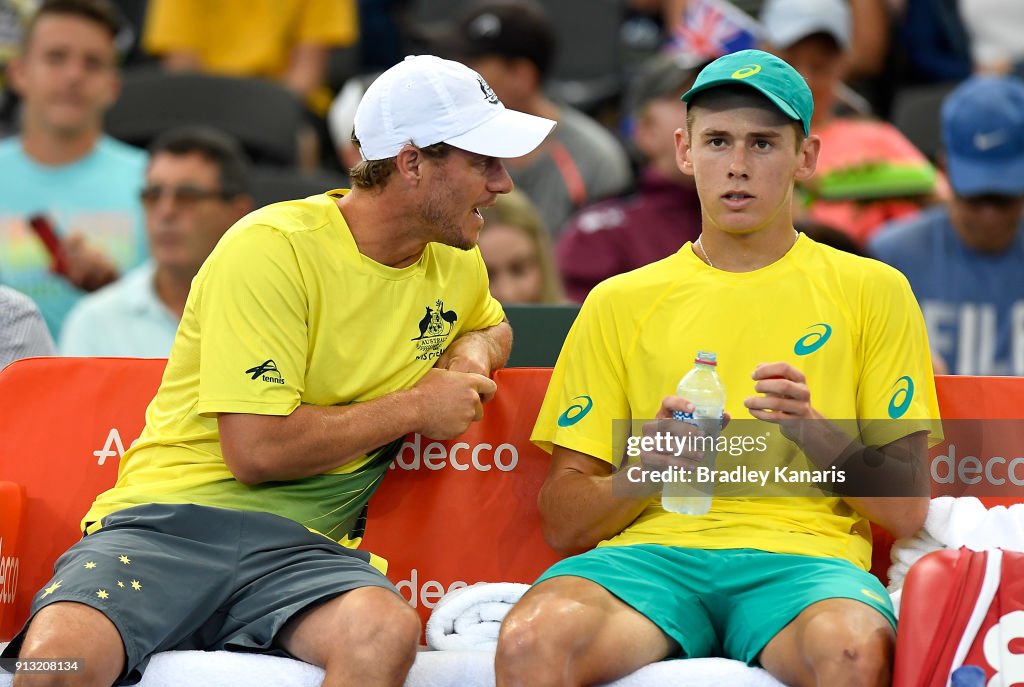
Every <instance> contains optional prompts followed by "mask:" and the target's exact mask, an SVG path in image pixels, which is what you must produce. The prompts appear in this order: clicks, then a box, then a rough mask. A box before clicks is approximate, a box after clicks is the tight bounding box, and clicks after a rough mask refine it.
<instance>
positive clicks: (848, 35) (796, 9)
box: [761, 0, 853, 51]
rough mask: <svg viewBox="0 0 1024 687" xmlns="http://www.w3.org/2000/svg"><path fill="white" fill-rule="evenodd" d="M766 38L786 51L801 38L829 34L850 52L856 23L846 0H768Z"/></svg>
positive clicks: (764, 16) (763, 18)
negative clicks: (816, 34) (815, 34)
mask: <svg viewBox="0 0 1024 687" xmlns="http://www.w3.org/2000/svg"><path fill="white" fill-rule="evenodd" d="M761 23H762V24H764V31H765V38H766V39H767V40H768V42H769V43H771V44H772V45H774V46H775V47H776V48H779V49H780V50H785V49H786V48H788V47H789V46H791V45H793V44H794V43H796V42H797V41H798V40H800V39H801V38H806V37H807V36H810V35H811V34H814V33H826V34H828V35H830V36H832V38H834V39H835V41H836V43H837V44H838V45H839V47H840V48H841V49H842V50H844V51H846V50H849V49H850V44H851V42H852V40H853V36H852V33H853V20H852V19H851V14H850V6H849V5H848V4H847V2H846V0H767V1H766V2H765V3H764V5H763V6H762V7H761Z"/></svg>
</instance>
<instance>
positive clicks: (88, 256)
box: [63, 233, 118, 291]
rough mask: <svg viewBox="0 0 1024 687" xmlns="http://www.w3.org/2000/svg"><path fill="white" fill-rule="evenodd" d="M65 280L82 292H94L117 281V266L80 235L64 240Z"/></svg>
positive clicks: (73, 235)
mask: <svg viewBox="0 0 1024 687" xmlns="http://www.w3.org/2000/svg"><path fill="white" fill-rule="evenodd" d="M63 248H64V260H65V261H66V262H67V279H68V281H69V282H71V283H72V284H73V285H74V286H76V287H78V288H80V289H82V290H83V291H95V290H96V289H99V288H100V287H103V286H106V285H107V284H109V283H110V282H112V281H114V280H115V279H117V276H118V275H117V265H115V264H114V262H113V261H112V260H111V259H110V258H108V257H107V256H106V255H104V254H103V252H102V251H100V250H99V249H98V248H96V247H94V246H91V245H89V243H87V242H86V239H85V237H84V236H83V235H82V234H80V233H75V234H71V235H70V236H68V237H67V238H66V239H65V240H64V244H63Z"/></svg>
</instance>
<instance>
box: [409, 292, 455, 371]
mask: <svg viewBox="0 0 1024 687" xmlns="http://www.w3.org/2000/svg"><path fill="white" fill-rule="evenodd" d="M458 319H459V316H458V314H456V312H455V311H454V310H445V309H444V302H443V301H442V300H440V299H438V300H436V301H434V305H433V307H431V306H429V305H428V306H426V313H425V314H424V315H423V317H422V319H420V322H419V330H420V333H419V336H416V337H413V338H412V339H411V341H415V342H416V349H417V350H418V351H419V352H420V354H419V355H417V356H416V359H417V360H431V359H433V358H439V357H440V356H441V354H442V353H444V345H445V342H446V341H447V340H448V335H449V334H451V333H452V330H453V329H454V328H455V323H456V321H458Z"/></svg>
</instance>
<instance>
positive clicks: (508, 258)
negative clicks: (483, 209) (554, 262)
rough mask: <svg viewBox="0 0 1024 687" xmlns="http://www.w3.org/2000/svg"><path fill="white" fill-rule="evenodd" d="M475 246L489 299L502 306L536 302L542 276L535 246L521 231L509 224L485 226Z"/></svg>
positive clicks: (540, 290) (539, 296)
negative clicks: (484, 269)
mask: <svg viewBox="0 0 1024 687" xmlns="http://www.w3.org/2000/svg"><path fill="white" fill-rule="evenodd" d="M479 245H480V253H481V255H483V258H484V263H486V264H487V277H488V279H489V280H490V283H491V295H492V296H494V297H495V298H496V299H497V300H498V301H500V302H501V303H503V304H505V303H538V302H540V300H541V296H542V295H543V290H544V275H543V272H542V271H541V268H540V257H539V256H538V255H537V244H536V243H534V241H533V239H532V238H530V235H529V234H528V233H527V232H526V231H525V230H523V229H520V228H519V227H515V226H512V225H509V224H495V225H488V226H487V228H486V229H484V231H483V232H482V233H481V234H480V241H479Z"/></svg>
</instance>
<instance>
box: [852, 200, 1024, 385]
mask: <svg viewBox="0 0 1024 687" xmlns="http://www.w3.org/2000/svg"><path fill="white" fill-rule="evenodd" d="M869 249H870V250H871V252H872V254H873V255H874V256H875V257H877V258H878V259H879V260H881V261H883V262H886V263H888V264H890V265H892V266H893V267H895V268H896V269H898V270H899V271H901V272H903V274H904V275H906V277H907V280H908V281H909V282H910V286H911V288H912V289H913V290H914V294H915V295H916V296H917V300H918V302H919V303H920V304H921V310H922V312H924V318H925V321H926V322H927V324H928V339H929V341H930V343H931V347H932V350H934V351H936V352H937V353H939V354H941V355H942V357H943V358H945V360H946V363H947V365H949V369H950V371H951V372H953V373H954V374H963V375H1017V376H1021V375H1024V218H1022V219H1021V222H1020V225H1019V226H1018V228H1017V236H1016V238H1015V239H1014V241H1013V243H1012V244H1011V245H1010V247H1009V248H1008V249H1007V250H1005V251H1004V252H1002V253H998V254H987V253H978V252H975V251H973V250H971V249H970V248H968V247H967V246H965V245H964V243H963V241H961V240H960V237H959V236H958V235H957V233H956V230H955V229H954V228H953V224H952V222H951V221H950V218H949V211H948V209H947V208H945V207H941V206H940V207H934V208H930V209H928V210H926V211H924V212H922V213H920V214H919V215H917V216H916V217H914V218H912V219H909V220H905V221H900V222H895V223H893V224H891V225H888V226H886V227H883V228H882V230H880V231H879V232H878V233H877V234H875V236H874V237H873V238H872V240H871V241H870V243H869Z"/></svg>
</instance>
